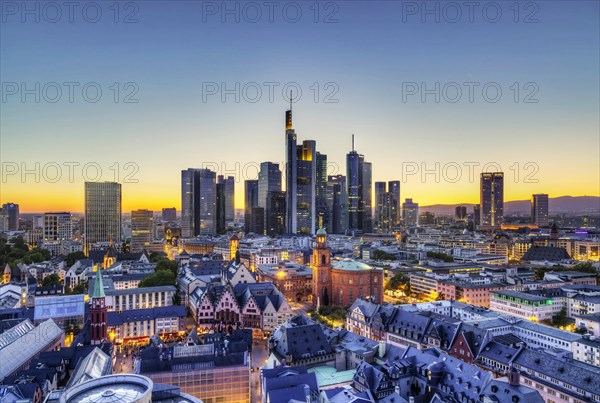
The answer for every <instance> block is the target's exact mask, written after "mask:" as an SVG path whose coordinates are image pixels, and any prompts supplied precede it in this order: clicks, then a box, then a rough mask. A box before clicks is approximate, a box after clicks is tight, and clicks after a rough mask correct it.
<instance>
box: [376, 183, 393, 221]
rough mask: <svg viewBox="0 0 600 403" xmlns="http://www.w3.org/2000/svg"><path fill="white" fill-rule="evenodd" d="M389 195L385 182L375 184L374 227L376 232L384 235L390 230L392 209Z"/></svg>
mask: <svg viewBox="0 0 600 403" xmlns="http://www.w3.org/2000/svg"><path fill="white" fill-rule="evenodd" d="M391 207H392V206H391V193H389V192H388V191H387V184H386V183H385V182H375V226H376V227H377V232H380V233H382V232H383V233H385V232H388V231H389V229H390V224H391V216H392V208H391Z"/></svg>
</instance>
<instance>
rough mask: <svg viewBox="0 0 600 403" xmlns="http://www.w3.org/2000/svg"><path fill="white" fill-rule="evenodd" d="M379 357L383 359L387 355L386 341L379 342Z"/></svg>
mask: <svg viewBox="0 0 600 403" xmlns="http://www.w3.org/2000/svg"><path fill="white" fill-rule="evenodd" d="M378 354H379V357H383V356H384V355H385V341H380V342H379V351H378Z"/></svg>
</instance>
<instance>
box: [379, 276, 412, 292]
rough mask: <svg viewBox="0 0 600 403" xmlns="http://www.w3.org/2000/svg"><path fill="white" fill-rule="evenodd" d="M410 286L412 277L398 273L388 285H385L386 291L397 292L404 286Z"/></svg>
mask: <svg viewBox="0 0 600 403" xmlns="http://www.w3.org/2000/svg"><path fill="white" fill-rule="evenodd" d="M409 284H410V277H408V276H407V275H406V274H404V273H396V274H395V275H394V277H392V278H391V279H390V280H389V281H388V282H387V284H386V285H385V289H386V290H397V289H399V288H401V287H403V286H408V285H409Z"/></svg>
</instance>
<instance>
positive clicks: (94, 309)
mask: <svg viewBox="0 0 600 403" xmlns="http://www.w3.org/2000/svg"><path fill="white" fill-rule="evenodd" d="M106 312H107V309H106V296H105V295H104V285H103V284H102V274H101V270H100V267H98V266H96V281H94V292H93V294H92V301H91V306H90V316H91V320H90V341H91V344H92V345H94V344H100V343H102V340H106V336H107V329H106V316H107V314H106Z"/></svg>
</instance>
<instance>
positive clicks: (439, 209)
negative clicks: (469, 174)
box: [419, 196, 600, 214]
mask: <svg viewBox="0 0 600 403" xmlns="http://www.w3.org/2000/svg"><path fill="white" fill-rule="evenodd" d="M473 205H474V204H473V203H464V204H434V205H431V206H422V207H419V210H421V211H430V212H432V213H435V214H454V209H455V208H456V206H467V213H469V214H470V213H472V212H473ZM549 205H550V206H549V207H550V214H559V213H584V212H588V213H589V212H600V197H598V196H560V197H551V198H550V200H549ZM504 213H505V214H530V213H531V201H530V200H512V201H507V202H504Z"/></svg>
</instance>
